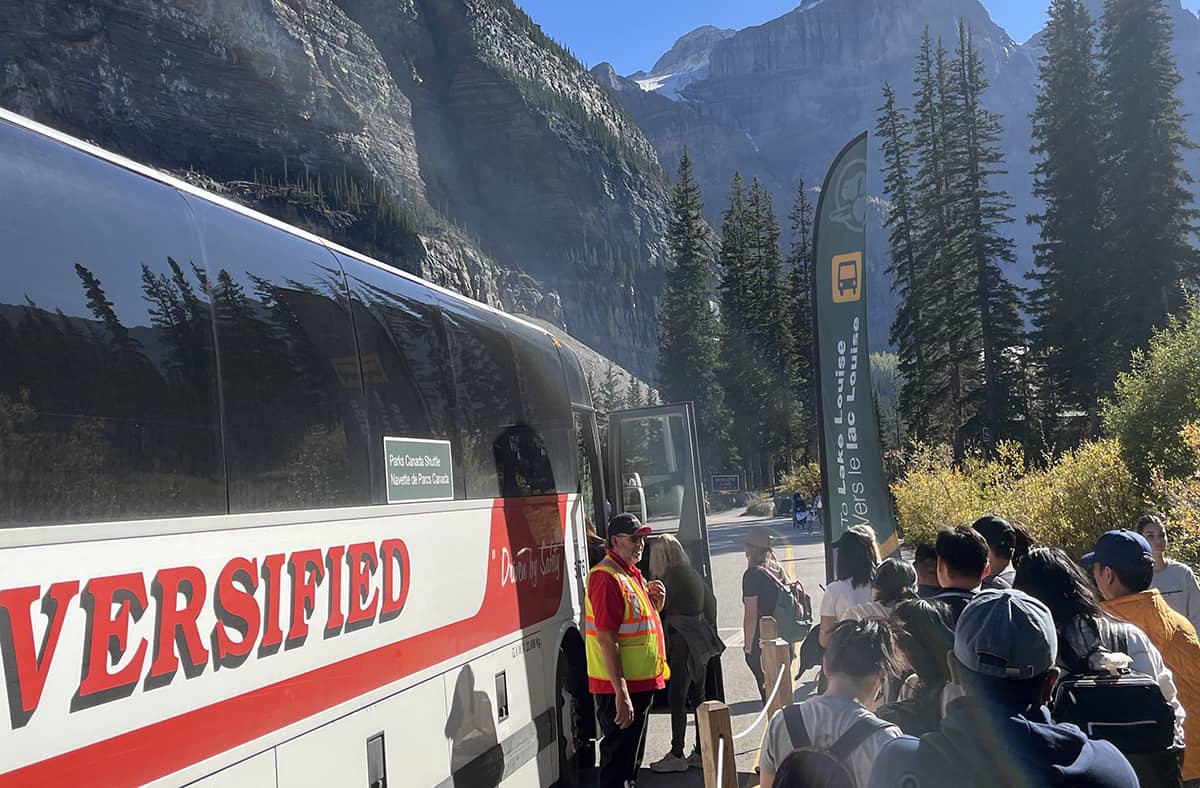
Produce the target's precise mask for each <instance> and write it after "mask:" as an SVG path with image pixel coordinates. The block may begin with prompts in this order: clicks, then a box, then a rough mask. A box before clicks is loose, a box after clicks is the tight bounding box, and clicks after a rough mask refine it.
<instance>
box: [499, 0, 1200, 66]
mask: <svg viewBox="0 0 1200 788" xmlns="http://www.w3.org/2000/svg"><path fill="white" fill-rule="evenodd" d="M982 1H983V5H984V6H985V7H986V8H987V9H988V11H989V12H990V13H991V15H992V19H994V20H996V22H997V23H998V24H1000V25H1001V26H1002V27H1003V28H1004V29H1005V30H1007V31H1008V33H1009V35H1011V36H1012V37H1013V38H1014V39H1016V40H1017V41H1024V40H1026V39H1027V38H1029V37H1030V36H1032V35H1033V34H1034V33H1036V32H1037V31H1038V30H1039V29H1041V27H1042V25H1043V24H1044V23H1045V19H1046V8H1047V7H1048V6H1049V4H1050V3H1049V0H982ZM516 2H517V4H518V5H520V6H521V7H522V8H524V9H525V11H526V13H528V14H529V15H530V16H531V17H533V20H534V21H535V22H537V23H538V24H539V25H541V26H542V29H543V30H545V31H546V32H547V33H548V34H549V35H550V36H552V37H553V38H554V39H556V40H557V41H559V42H561V43H562V44H564V45H566V46H567V47H568V48H569V49H570V50H571V51H572V52H574V53H575V56H576V57H578V58H579V59H580V60H582V61H583V62H584V63H585V64H587V65H588V66H589V67H591V66H594V65H596V64H597V63H599V62H601V61H603V60H607V61H609V62H610V63H612V64H613V66H615V67H616V69H617V72H618V73H620V74H629V73H631V72H634V71H637V70H638V69H643V68H644V69H649V68H650V67H651V66H652V65H654V61H655V60H657V59H658V57H659V55H661V54H663V53H664V52H666V51H667V50H668V49H670V48H671V44H673V43H674V42H675V39H677V38H679V36H681V35H683V34H684V33H686V32H688V31H690V30H694V29H695V28H697V27H700V26H701V25H716V26H717V27H730V28H734V29H735V30H740V29H741V28H743V27H750V26H751V25H757V24H761V23H763V22H766V21H768V20H770V19H774V18H775V17H777V16H780V15H782V14H785V13H787V12H788V11H790V10H792V9H793V8H795V7H796V6H797V5H799V3H800V0H516ZM1183 4H1184V6H1185V7H1187V8H1191V9H1193V10H1195V9H1200V0H1183Z"/></svg>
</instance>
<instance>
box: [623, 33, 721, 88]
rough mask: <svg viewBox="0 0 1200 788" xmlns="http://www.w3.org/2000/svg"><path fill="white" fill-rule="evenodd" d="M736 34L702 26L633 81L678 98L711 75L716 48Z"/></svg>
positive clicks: (633, 76)
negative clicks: (714, 49)
mask: <svg viewBox="0 0 1200 788" xmlns="http://www.w3.org/2000/svg"><path fill="white" fill-rule="evenodd" d="M736 32H737V31H736V30H728V29H724V28H720V27H714V26H712V25H705V26H703V27H698V28H696V29H695V30H693V31H691V32H690V33H685V34H684V35H682V36H680V37H679V38H678V39H676V41H675V43H674V45H672V47H671V48H670V49H669V50H667V52H666V53H665V54H664V55H663V56H662V57H660V58H659V59H658V60H657V61H656V62H655V64H654V68H652V69H650V71H649V72H646V71H639V72H637V73H635V74H631V75H630V79H633V80H634V81H636V82H637V83H638V85H640V86H641V88H642V89H643V90H651V91H656V92H658V93H659V94H660V95H663V96H666V97H667V98H672V99H673V98H678V97H679V91H681V90H683V89H684V88H685V87H687V85H689V84H690V83H692V82H694V81H695V80H697V79H704V78H705V77H706V76H707V75H708V61H709V56H710V55H711V54H712V51H713V47H715V46H716V45H717V44H719V43H721V42H722V41H724V40H725V39H727V38H729V37H731V36H733V35H734V34H735V33H736Z"/></svg>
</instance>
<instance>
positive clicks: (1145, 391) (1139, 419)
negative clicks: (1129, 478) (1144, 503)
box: [1103, 299, 1200, 489]
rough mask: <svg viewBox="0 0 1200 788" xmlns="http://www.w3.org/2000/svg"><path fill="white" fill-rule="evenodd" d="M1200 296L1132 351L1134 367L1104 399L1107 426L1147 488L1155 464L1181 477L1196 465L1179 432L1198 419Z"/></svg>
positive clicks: (1167, 474) (1168, 474)
mask: <svg viewBox="0 0 1200 788" xmlns="http://www.w3.org/2000/svg"><path fill="white" fill-rule="evenodd" d="M1197 358H1200V300H1197V299H1192V300H1191V301H1190V302H1189V303H1188V309H1187V313H1186V314H1185V315H1184V316H1183V318H1182V319H1180V318H1175V317H1172V318H1171V319H1170V321H1169V322H1168V323H1167V326H1166V327H1165V328H1163V329H1162V330H1161V331H1158V332H1156V333H1155V334H1154V336H1153V337H1152V338H1151V339H1150V346H1149V347H1148V348H1147V349H1146V350H1139V351H1138V352H1137V353H1135V354H1134V356H1133V367H1132V370H1131V371H1130V372H1128V373H1123V374H1121V375H1120V376H1119V377H1118V378H1117V383H1116V393H1115V396H1114V398H1113V399H1112V400H1111V401H1110V402H1108V403H1106V404H1105V407H1104V413H1103V416H1104V427H1105V429H1106V430H1107V431H1108V433H1109V434H1110V435H1112V436H1113V437H1115V438H1119V439H1120V441H1121V446H1122V447H1123V452H1122V453H1123V455H1124V457H1125V461H1126V463H1128V465H1129V468H1130V470H1132V471H1133V475H1134V477H1135V478H1137V480H1138V482H1139V483H1140V484H1141V485H1142V486H1143V487H1144V488H1147V489H1148V488H1149V485H1150V482H1151V477H1152V476H1153V475H1154V471H1155V470H1156V469H1157V470H1158V471H1159V472H1160V473H1161V475H1162V476H1163V477H1165V478H1168V479H1172V478H1180V477H1182V476H1185V475H1187V474H1189V473H1192V472H1193V471H1194V470H1195V468H1196V458H1195V456H1194V455H1193V453H1192V451H1191V450H1190V449H1189V448H1188V447H1187V446H1186V445H1185V443H1184V440H1183V438H1182V437H1181V431H1182V430H1183V428H1184V427H1185V426H1186V425H1187V424H1190V423H1192V422H1195V421H1197V420H1200V365H1198V364H1197V363H1196V359H1197Z"/></svg>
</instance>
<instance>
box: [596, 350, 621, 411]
mask: <svg viewBox="0 0 1200 788" xmlns="http://www.w3.org/2000/svg"><path fill="white" fill-rule="evenodd" d="M619 402H620V400H619V399H618V396H617V367H616V365H615V364H613V363H612V362H611V361H610V362H608V364H607V365H606V366H605V367H604V377H602V378H600V396H599V397H598V398H597V400H596V410H597V411H599V412H600V413H602V414H604V415H606V416H607V415H608V414H609V413H612V412H613V411H614V410H617V409H618V408H619V407H620V405H619V404H618V403H619Z"/></svg>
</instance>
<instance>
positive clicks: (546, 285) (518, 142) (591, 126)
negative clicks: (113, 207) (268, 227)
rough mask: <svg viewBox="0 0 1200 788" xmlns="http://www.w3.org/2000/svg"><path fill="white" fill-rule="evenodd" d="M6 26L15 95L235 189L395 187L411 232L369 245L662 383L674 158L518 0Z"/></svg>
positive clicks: (243, 10) (29, 107)
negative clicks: (660, 340) (661, 156)
mask: <svg viewBox="0 0 1200 788" xmlns="http://www.w3.org/2000/svg"><path fill="white" fill-rule="evenodd" d="M0 18H3V19H4V20H5V24H4V25H3V26H2V28H0V104H2V105H4V106H6V107H9V108H11V109H14V110H16V111H18V112H21V113H22V114H25V115H27V116H29V117H32V118H34V119H37V120H40V121H43V122H46V123H48V124H50V125H52V126H55V127H57V128H62V129H63V130H65V131H68V132H70V133H73V134H76V135H79V136H82V137H85V138H89V139H93V140H95V141H97V142H99V143H100V144H102V145H104V146H106V147H109V148H113V149H115V150H117V151H119V152H121V153H123V154H125V155H128V156H130V157H132V158H135V159H138V160H142V161H146V162H149V163H151V164H154V165H156V166H159V167H163V168H165V169H169V170H176V171H178V170H191V171H196V172H199V173H202V174H204V175H205V176H207V177H209V178H211V179H213V181H214V182H215V183H221V184H237V183H243V184H244V183H248V182H251V181H253V180H255V179H256V176H258V175H259V174H261V173H268V174H270V175H271V177H272V178H275V179H280V180H281V181H286V180H287V179H288V178H289V177H294V176H295V175H296V174H297V173H300V172H303V173H305V174H306V175H307V176H312V177H316V176H318V175H319V176H321V177H323V178H324V179H325V182H326V183H328V182H329V180H330V179H332V178H335V177H340V178H348V179H352V180H354V181H355V182H357V183H362V184H370V185H372V186H373V187H379V188H382V189H384V190H385V191H386V192H387V195H388V197H389V199H391V200H393V201H395V202H397V203H398V204H400V205H402V206H403V209H404V211H405V212H406V213H407V214H408V215H409V217H410V218H411V221H412V226H413V232H411V233H410V237H408V238H407V239H406V240H403V241H402V242H398V243H395V244H393V245H392V247H391V248H383V249H373V250H370V252H371V253H373V254H377V255H378V256H380V257H382V258H383V259H385V260H388V261H389V262H392V263H393V264H396V265H398V266H399V267H403V268H406V269H408V270H414V271H417V272H419V273H421V274H422V275H423V276H426V277H428V278H430V279H432V280H434V281H438V282H440V283H443V284H447V285H449V286H451V287H453V288H455V289H457V290H460V291H462V292H464V293H465V294H467V295H470V296H472V297H475V298H478V299H480V300H484V301H488V302H491V303H493V304H498V305H502V306H505V307H506V308H509V309H513V310H519V311H524V312H527V313H530V314H535V315H537V316H539V317H542V318H545V319H549V320H553V321H555V322H558V323H560V324H565V326H566V328H567V329H568V330H569V331H570V332H571V333H572V334H574V335H575V336H577V337H578V338H579V339H581V340H583V341H584V342H587V343H588V344H590V345H592V346H593V347H596V348H598V349H599V350H601V351H603V352H604V353H605V354H606V355H609V356H611V357H613V358H615V359H617V360H619V361H620V362H621V363H623V364H624V365H625V366H627V367H629V368H630V369H631V370H633V371H635V372H637V373H638V374H640V375H642V376H647V375H648V374H649V373H650V372H651V371H652V370H653V367H654V357H655V343H654V337H655V333H654V304H655V297H656V296H657V294H658V292H659V290H660V289H661V279H662V264H663V260H664V255H665V247H664V244H663V241H662V236H663V232H664V230H665V226H666V215H667V209H666V190H665V186H664V183H663V180H662V175H661V170H660V168H659V167H658V164H657V160H656V158H655V154H654V151H653V149H652V148H651V146H650V145H649V143H648V142H647V141H646V140H645V138H643V137H642V136H641V134H640V133H639V132H638V131H637V128H636V127H635V126H634V124H633V123H632V122H631V121H630V120H629V119H628V117H627V116H626V114H625V112H624V110H623V109H622V108H621V107H620V105H619V104H617V103H616V102H614V101H613V100H612V99H611V97H610V95H609V94H608V93H607V92H606V91H604V90H603V89H602V88H601V87H600V86H599V85H598V84H597V83H596V82H595V80H593V79H592V78H591V76H590V75H589V74H588V73H587V72H586V71H585V70H584V69H583V68H582V67H581V66H580V65H579V64H578V62H577V61H575V59H574V58H572V57H571V56H570V55H569V54H567V53H566V52H565V51H564V50H562V49H561V48H559V47H558V46H557V45H555V44H554V43H553V42H551V41H550V40H549V39H547V38H546V37H545V36H544V35H543V34H542V33H541V31H540V29H538V28H537V27H536V25H533V24H532V23H531V22H530V21H529V19H528V18H527V17H526V16H525V15H524V14H523V13H522V12H520V11H519V9H517V8H516V7H515V6H514V5H513V4H512V3H511V2H510V1H509V0H274V2H260V1H257V0H256V1H254V2H231V1H229V0H157V1H152V0H122V1H121V2H117V1H116V0H98V1H96V2H78V1H77V0H0ZM242 191H245V190H244V189H241V188H235V187H231V193H233V194H234V195H235V196H241V197H242V198H244V199H247V200H248V201H251V202H253V201H252V200H249V197H247V196H246V195H241V194H240V192H242ZM289 205H290V203H289V202H288V201H287V199H286V198H280V197H279V196H276V197H273V198H271V199H268V200H266V201H265V202H261V203H259V206H260V207H264V208H266V209H268V210H271V209H273V210H275V211H277V212H282V213H285V214H286V213H288V211H289V210H290V209H289V208H288V206H289ZM309 218H310V219H311V218H313V217H309ZM313 220H314V221H316V224H314V225H312V226H313V227H314V228H316V229H319V228H320V227H321V223H320V220H319V219H313Z"/></svg>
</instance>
